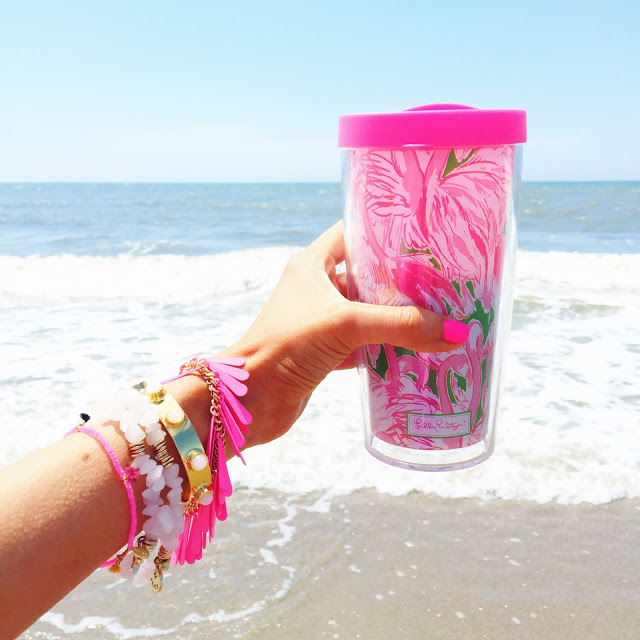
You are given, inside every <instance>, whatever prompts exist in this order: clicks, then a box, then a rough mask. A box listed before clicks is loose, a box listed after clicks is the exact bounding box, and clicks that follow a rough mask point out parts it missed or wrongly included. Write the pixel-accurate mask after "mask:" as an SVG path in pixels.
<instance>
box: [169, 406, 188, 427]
mask: <svg viewBox="0 0 640 640" xmlns="http://www.w3.org/2000/svg"><path fill="white" fill-rule="evenodd" d="M165 420H166V421H167V425H168V426H170V427H171V428H173V429H178V428H180V427H181V426H182V425H183V424H184V423H185V415H184V411H183V410H182V409H181V408H180V407H173V409H170V410H169V411H167V415H166V416H165Z"/></svg>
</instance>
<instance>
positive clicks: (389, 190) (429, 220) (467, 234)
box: [339, 104, 526, 471]
mask: <svg viewBox="0 0 640 640" xmlns="http://www.w3.org/2000/svg"><path fill="white" fill-rule="evenodd" d="M525 140H526V113H525V112H524V111H519V110H485V109H475V108H472V107H467V106H463V105H454V104H437V105H426V106H421V107H415V108H413V109H408V110H407V111H402V112H399V113H382V114H359V115H346V116H342V117H341V118H340V123H339V146H340V147H341V148H342V149H343V150H344V151H343V196H344V220H345V243H346V252H347V259H346V264H347V287H348V295H349V297H350V299H352V300H357V301H360V302H367V303H372V304H382V305H417V306H420V307H423V308H426V309H431V310H432V311H435V312H437V313H439V314H442V315H444V316H447V317H449V318H453V319H455V320H458V321H461V322H464V323H466V324H467V325H468V326H469V329H470V333H469V338H468V340H467V342H466V343H465V344H464V345H462V346H460V347H459V348H458V349H456V350H455V351H452V352H446V353H420V352H414V351H411V350H409V349H406V348H402V347H399V346H394V345H389V344H370V345H366V346H365V347H363V348H362V349H360V351H359V356H358V368H359V372H360V375H361V380H362V404H363V413H364V427H365V446H366V448H367V449H368V450H369V452H370V453H371V454H372V455H374V456H375V457H376V458H378V459H380V460H382V461H384V462H387V463H389V464H392V465H395V466H399V467H406V468H410V469H418V470H438V471H443V470H452V469H460V468H464V467H470V466H472V465H475V464H478V463H480V462H482V461H483V460H486V459H487V458H488V457H489V456H490V455H491V454H492V452H493V449H494V446H495V423H496V416H497V413H498V401H499V393H500V378H501V370H502V362H503V355H504V350H505V338H506V334H507V332H508V329H509V325H510V322H511V307H512V296H511V285H512V274H513V263H514V259H515V250H516V242H517V240H516V220H515V209H516V206H517V192H518V188H519V184H520V155H521V154H520V150H521V144H520V143H523V142H525Z"/></svg>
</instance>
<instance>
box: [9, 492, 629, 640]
mask: <svg viewBox="0 0 640 640" xmlns="http://www.w3.org/2000/svg"><path fill="white" fill-rule="evenodd" d="M229 512H230V516H229V519H228V520H227V521H225V522H223V523H219V525H218V531H217V534H216V539H215V541H214V542H213V543H212V545H211V548H210V549H208V550H207V551H206V552H205V556H204V558H203V560H202V561H201V562H200V563H199V564H197V565H195V566H193V567H177V568H174V569H172V570H171V574H172V575H170V576H167V580H166V587H165V589H163V593H161V594H160V595H159V596H154V594H152V593H151V592H150V590H149V592H147V589H138V590H136V589H134V588H133V587H132V586H131V585H130V584H116V583H115V581H114V580H113V576H112V575H111V574H109V573H108V572H106V571H98V572H96V573H94V574H93V575H92V576H91V577H90V578H89V579H88V580H86V581H85V582H84V583H83V584H82V585H80V586H79V587H78V588H77V589H76V590H75V591H74V592H72V593H71V594H70V595H69V596H67V598H65V599H64V600H63V601H62V602H61V603H59V604H58V605H57V606H56V607H54V609H53V612H50V613H49V614H47V615H45V616H44V618H43V619H41V620H40V621H39V622H37V623H36V624H35V625H34V626H33V627H32V628H31V629H30V630H29V631H27V632H25V634H23V635H22V636H21V638H24V639H25V640H26V639H35V638H39V639H40V640H42V639H43V638H52V639H53V638H60V637H63V638H67V637H80V638H82V639H83V640H85V639H87V640H91V639H93V638H138V637H158V636H163V635H167V636H170V637H171V638H184V639H185V640H186V639H189V640H196V639H198V640H199V639H204V638H211V637H214V636H215V637H223V638H250V639H255V640H257V639H258V638H259V639H260V640H272V639H273V640H276V638H277V639H278V640H288V639H289V638H299V637H308V638H325V637H326V638H343V639H344V638H346V639H349V640H351V639H352V638H366V639H372V640H378V639H380V640H382V639H383V638H385V639H386V638H388V637H389V636H390V635H391V634H393V637H395V638H406V639H408V640H411V639H413V638H423V637H428V638H447V639H448V640H456V639H458V638H459V639H465V640H468V639H469V638H490V639H494V638H495V639H498V640H500V639H502V638H504V639H507V638H514V637H518V638H544V639H548V638H576V639H577V638H579V639H580V640H590V639H594V640H596V639H604V638H616V640H626V639H627V638H628V639H632V638H638V637H640V589H639V587H640V554H638V553H637V540H638V539H640V500H631V499H622V500H618V501H615V502H611V503H607V504H602V505H588V504H580V505H559V504H555V503H549V504H538V503H529V502H520V501H502V500H493V501H490V502H481V501H479V500H476V499H445V498H439V497H435V496H430V495H425V494H421V493H417V492H415V493H412V494H409V495H404V496H389V495H385V494H379V493H377V492H376V491H375V490H359V491H356V492H354V493H352V494H350V495H345V496H337V497H333V498H328V497H326V496H325V495H323V494H320V493H315V494H306V495H299V496H293V495H287V494H280V493H277V492H274V491H259V492H258V491H249V490H242V489H240V490H238V491H236V493H235V495H234V496H233V497H232V498H231V500H230V501H229ZM90 617H92V618H90Z"/></svg>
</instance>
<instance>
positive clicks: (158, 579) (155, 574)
mask: <svg viewBox="0 0 640 640" xmlns="http://www.w3.org/2000/svg"><path fill="white" fill-rule="evenodd" d="M162 582H163V579H162V569H160V567H158V565H157V564H156V566H155V567H154V568H153V571H152V572H151V589H152V591H153V592H154V593H160V592H161V591H162Z"/></svg>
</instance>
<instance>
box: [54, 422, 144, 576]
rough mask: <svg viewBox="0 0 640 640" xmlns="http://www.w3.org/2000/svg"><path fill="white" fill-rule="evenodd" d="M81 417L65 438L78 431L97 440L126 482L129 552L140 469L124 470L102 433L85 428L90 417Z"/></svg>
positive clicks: (132, 540) (108, 563)
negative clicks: (134, 492)
mask: <svg viewBox="0 0 640 640" xmlns="http://www.w3.org/2000/svg"><path fill="white" fill-rule="evenodd" d="M80 417H81V418H82V422H81V423H80V424H79V425H77V426H76V427H75V429H72V430H71V431H69V433H66V434H65V437H66V436H68V435H71V434H72V433H75V432H76V431H78V432H80V433H86V434H87V435H88V436H91V437H92V438H94V439H95V440H97V441H98V442H99V443H100V445H101V446H102V448H103V449H104V450H105V452H106V454H107V455H108V456H109V459H110V460H111V464H112V465H113V468H114V469H115V471H116V473H117V474H118V477H119V478H120V479H121V480H122V481H123V482H124V487H125V489H126V491H127V497H128V498H129V512H130V514H131V526H130V527H129V540H128V542H127V550H129V549H133V546H134V542H135V537H136V530H137V527H138V513H137V506H136V498H135V496H134V494H133V487H132V486H131V483H132V482H135V480H137V478H138V476H139V475H140V472H139V471H138V469H135V468H133V467H127V468H126V469H123V468H122V465H121V464H120V461H119V460H118V456H117V455H116V452H115V451H114V450H113V447H112V446H111V445H110V444H109V442H108V441H107V439H106V438H105V437H104V436H103V435H102V434H101V433H98V431H96V430H95V429H92V428H91V427H85V426H84V425H85V424H86V423H87V422H89V419H90V418H89V416H88V415H87V414H86V413H81V414H80ZM115 562H116V559H115V558H112V559H111V560H107V562H105V563H104V564H101V565H100V567H110V566H111V565H112V564H114V563H115Z"/></svg>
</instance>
